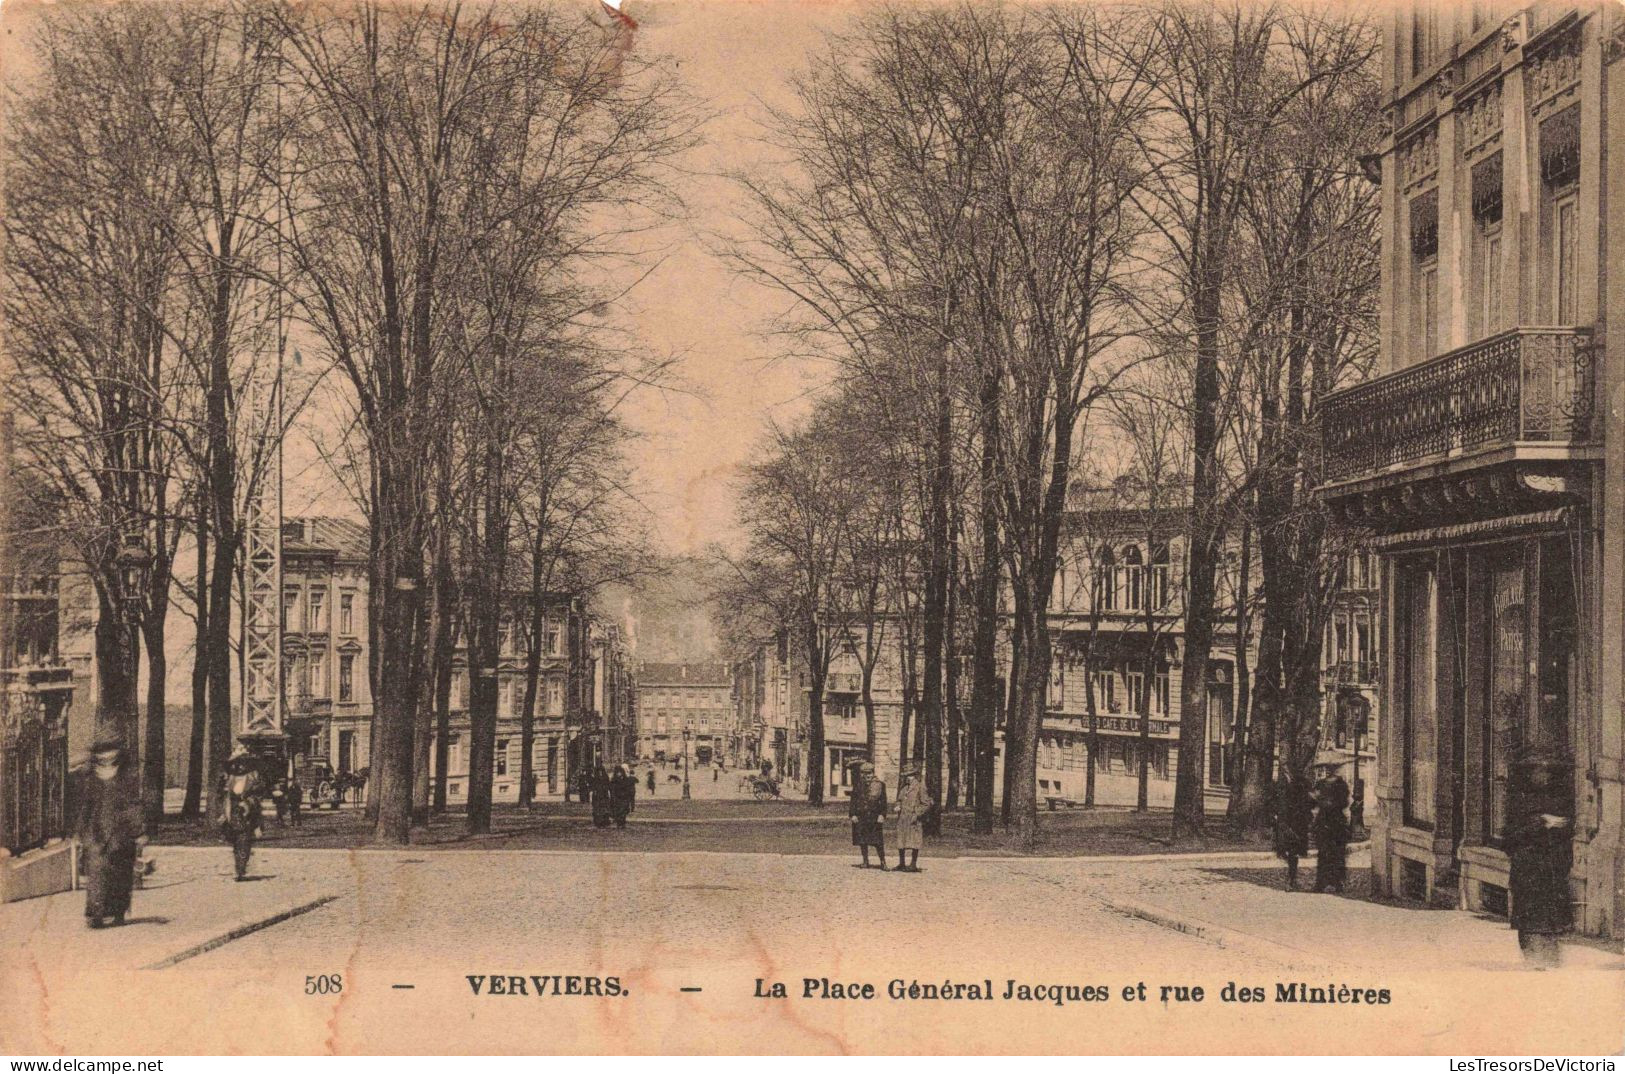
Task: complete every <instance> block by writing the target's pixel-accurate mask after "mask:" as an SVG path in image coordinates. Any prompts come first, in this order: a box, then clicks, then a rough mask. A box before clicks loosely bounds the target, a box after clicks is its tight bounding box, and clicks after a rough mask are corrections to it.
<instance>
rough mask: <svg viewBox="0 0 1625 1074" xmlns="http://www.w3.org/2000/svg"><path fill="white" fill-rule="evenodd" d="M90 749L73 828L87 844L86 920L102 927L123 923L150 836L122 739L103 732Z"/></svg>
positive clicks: (85, 864) (85, 853) (92, 924)
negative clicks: (139, 856)
mask: <svg viewBox="0 0 1625 1074" xmlns="http://www.w3.org/2000/svg"><path fill="white" fill-rule="evenodd" d="M90 752H91V761H90V764H89V765H87V766H86V767H85V768H84V769H82V770H81V771H80V772H79V773H78V777H77V778H78V787H77V802H76V806H77V809H76V814H75V817H74V822H75V823H74V830H75V834H77V835H78V837H79V842H80V845H81V846H82V847H83V848H84V876H85V924H86V925H88V926H90V927H91V928H93V929H99V928H102V927H104V926H105V925H106V924H108V920H109V919H111V922H112V924H114V925H122V924H124V917H125V915H126V914H128V913H129V912H130V891H131V889H132V888H133V887H134V886H135V859H136V855H137V854H139V853H140V849H141V846H142V844H144V843H145V842H146V837H145V836H144V835H143V834H142V825H141V803H140V800H139V798H138V797H137V796H136V793H135V788H134V787H133V786H131V784H132V782H133V780H134V776H133V774H132V773H131V772H130V766H129V754H128V753H127V752H126V751H125V749H124V746H123V744H122V743H121V742H118V741H116V740H113V739H110V738H104V739H101V740H100V741H98V742H97V743H96V744H95V745H94V746H92V747H91V748H90Z"/></svg>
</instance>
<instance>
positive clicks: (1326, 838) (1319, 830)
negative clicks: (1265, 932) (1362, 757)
mask: <svg viewBox="0 0 1625 1074" xmlns="http://www.w3.org/2000/svg"><path fill="white" fill-rule="evenodd" d="M1342 764H1343V759H1342V758H1340V757H1338V756H1337V755H1336V754H1333V753H1323V754H1321V755H1320V757H1318V758H1316V760H1315V773H1316V776H1315V785H1314V790H1313V794H1314V799H1315V819H1314V822H1313V825H1312V830H1313V834H1314V837H1315V891H1317V892H1331V893H1332V894H1341V893H1342V891H1343V884H1344V882H1345V881H1346V879H1347V877H1348V845H1349V818H1348V813H1347V810H1348V807H1349V784H1348V780H1346V779H1344V778H1343V777H1342V775H1341V774H1340V773H1339V772H1338V768H1340V767H1341V766H1342Z"/></svg>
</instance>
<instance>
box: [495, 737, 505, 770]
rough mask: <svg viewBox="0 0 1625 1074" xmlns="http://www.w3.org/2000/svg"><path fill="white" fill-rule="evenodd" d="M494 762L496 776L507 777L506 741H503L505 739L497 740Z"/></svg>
mask: <svg viewBox="0 0 1625 1074" xmlns="http://www.w3.org/2000/svg"><path fill="white" fill-rule="evenodd" d="M496 762H497V771H496V774H497V775H499V776H505V775H507V774H508V740H507V739H505V738H499V739H497V756H496Z"/></svg>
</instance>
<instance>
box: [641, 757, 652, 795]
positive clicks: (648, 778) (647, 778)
mask: <svg viewBox="0 0 1625 1074" xmlns="http://www.w3.org/2000/svg"><path fill="white" fill-rule="evenodd" d="M643 785H644V786H645V787H647V788H649V793H650V794H651V795H652V794H654V792H655V766H654V765H653V764H650V765H649V771H647V772H645V773H644V774H643Z"/></svg>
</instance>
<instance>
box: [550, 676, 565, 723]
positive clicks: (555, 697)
mask: <svg viewBox="0 0 1625 1074" xmlns="http://www.w3.org/2000/svg"><path fill="white" fill-rule="evenodd" d="M547 714H548V715H549V716H563V715H564V683H563V682H562V681H560V680H559V679H548V680H547Z"/></svg>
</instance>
